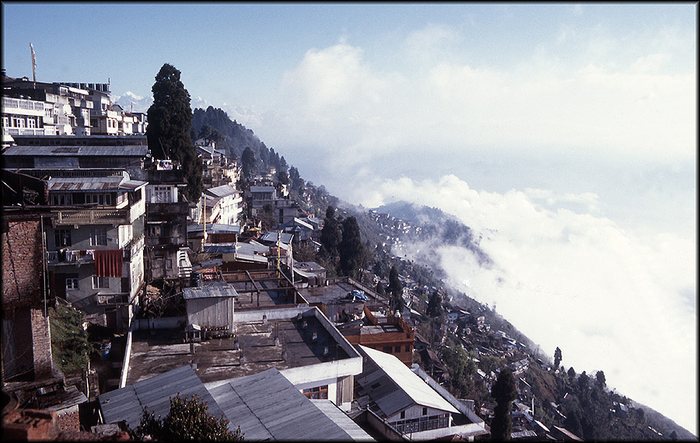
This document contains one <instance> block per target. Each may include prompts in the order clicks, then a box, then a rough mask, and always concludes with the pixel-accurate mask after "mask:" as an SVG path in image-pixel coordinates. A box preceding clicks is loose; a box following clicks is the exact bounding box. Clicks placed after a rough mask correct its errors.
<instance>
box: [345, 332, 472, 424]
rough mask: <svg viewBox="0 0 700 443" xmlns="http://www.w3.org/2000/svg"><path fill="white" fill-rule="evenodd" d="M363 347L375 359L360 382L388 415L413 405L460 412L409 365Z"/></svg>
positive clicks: (388, 355) (358, 381)
mask: <svg viewBox="0 0 700 443" xmlns="http://www.w3.org/2000/svg"><path fill="white" fill-rule="evenodd" d="M360 348H361V350H362V351H363V352H364V353H365V354H366V355H367V356H368V357H369V358H370V359H371V360H372V363H374V364H372V365H367V369H368V370H367V372H365V370H363V373H362V375H361V376H360V377H356V382H357V383H358V384H359V385H361V386H362V388H363V389H364V390H365V391H366V392H367V394H368V395H369V396H370V397H371V398H372V400H373V401H374V402H375V403H376V404H377V406H379V408H380V409H381V411H382V412H383V413H384V414H385V416H387V417H388V416H391V415H393V414H395V413H396V412H398V411H401V410H402V409H405V408H407V407H409V406H411V405H413V404H419V405H423V406H428V407H431V408H435V409H440V410H443V411H448V412H453V413H456V414H459V411H457V409H455V407H454V406H452V405H451V404H450V403H449V402H448V401H447V400H445V399H444V398H443V397H442V396H441V395H440V394H438V393H437V392H435V390H434V389H433V388H431V387H430V386H429V385H428V384H427V383H425V382H424V381H423V380H422V379H421V378H420V377H419V376H417V375H416V374H414V373H413V371H411V370H410V369H409V368H408V366H406V365H405V364H404V363H402V362H401V360H399V359H398V358H396V357H395V356H393V355H391V354H387V353H384V352H380V351H376V350H374V349H371V348H367V347H365V346H360Z"/></svg>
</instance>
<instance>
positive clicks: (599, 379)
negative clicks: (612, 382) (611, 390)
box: [595, 371, 605, 388]
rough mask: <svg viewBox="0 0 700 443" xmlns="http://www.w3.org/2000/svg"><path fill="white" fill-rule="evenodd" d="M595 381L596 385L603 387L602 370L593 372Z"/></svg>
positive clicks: (603, 377) (603, 376)
mask: <svg viewBox="0 0 700 443" xmlns="http://www.w3.org/2000/svg"><path fill="white" fill-rule="evenodd" d="M595 381H596V385H597V386H598V387H599V388H604V387H605V373H604V372H603V371H598V372H596V373H595Z"/></svg>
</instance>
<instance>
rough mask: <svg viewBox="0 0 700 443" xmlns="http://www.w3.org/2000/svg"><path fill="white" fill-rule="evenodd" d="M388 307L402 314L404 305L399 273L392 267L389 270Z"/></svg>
mask: <svg viewBox="0 0 700 443" xmlns="http://www.w3.org/2000/svg"><path fill="white" fill-rule="evenodd" d="M387 291H389V295H390V296H389V307H390V308H391V309H392V310H393V311H396V312H402V311H403V308H404V307H405V305H406V303H405V302H404V300H403V285H402V284H401V280H400V279H399V271H398V270H397V269H396V266H392V267H391V269H390V270H389V286H388V287H387Z"/></svg>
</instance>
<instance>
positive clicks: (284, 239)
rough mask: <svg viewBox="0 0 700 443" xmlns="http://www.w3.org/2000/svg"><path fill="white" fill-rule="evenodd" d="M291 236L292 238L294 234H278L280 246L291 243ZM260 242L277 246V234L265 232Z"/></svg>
mask: <svg viewBox="0 0 700 443" xmlns="http://www.w3.org/2000/svg"><path fill="white" fill-rule="evenodd" d="M293 236H294V234H289V233H287V232H282V233H281V234H280V243H282V244H284V245H288V244H289V243H291V242H292V237H293ZM260 241H264V242H271V243H272V242H274V243H275V244H277V232H274V231H270V232H266V233H265V234H264V235H263V236H262V237H261V238H260Z"/></svg>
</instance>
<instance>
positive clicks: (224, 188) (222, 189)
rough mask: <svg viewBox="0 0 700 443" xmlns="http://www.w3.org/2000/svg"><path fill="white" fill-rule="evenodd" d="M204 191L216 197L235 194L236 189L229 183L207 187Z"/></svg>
mask: <svg viewBox="0 0 700 443" xmlns="http://www.w3.org/2000/svg"><path fill="white" fill-rule="evenodd" d="M204 192H209V193H211V194H213V195H215V196H217V197H226V196H227V195H233V194H236V193H237V192H238V191H237V190H236V188H234V187H233V186H231V185H221V186H217V187H215V188H211V189H207V190H206V191H204Z"/></svg>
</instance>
